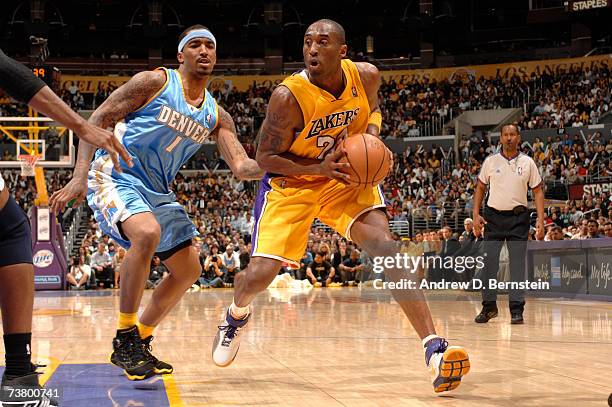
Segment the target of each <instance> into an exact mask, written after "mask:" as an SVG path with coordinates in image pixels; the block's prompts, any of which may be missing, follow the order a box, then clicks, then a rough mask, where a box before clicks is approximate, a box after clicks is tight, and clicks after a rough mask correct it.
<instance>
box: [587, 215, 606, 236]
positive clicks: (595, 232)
mask: <svg viewBox="0 0 612 407" xmlns="http://www.w3.org/2000/svg"><path fill="white" fill-rule="evenodd" d="M600 237H603V236H601V235H600V234H599V223H597V221H596V220H595V219H590V220H589V221H588V223H587V239H599V238H600Z"/></svg>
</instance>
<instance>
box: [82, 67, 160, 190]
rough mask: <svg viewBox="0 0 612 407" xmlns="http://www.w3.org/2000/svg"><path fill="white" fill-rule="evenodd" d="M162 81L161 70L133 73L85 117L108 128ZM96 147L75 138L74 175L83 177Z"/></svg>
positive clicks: (145, 98)
mask: <svg viewBox="0 0 612 407" xmlns="http://www.w3.org/2000/svg"><path fill="white" fill-rule="evenodd" d="M164 83H165V75H164V74H163V73H161V71H146V72H140V73H137V74H136V75H134V76H133V77H132V79H130V80H129V81H128V82H126V83H125V84H124V85H123V86H121V87H119V88H118V89H117V90H115V91H114V92H113V93H112V94H111V95H110V96H109V97H108V98H107V99H106V100H105V101H104V103H102V105H100V107H99V108H97V109H96V111H95V112H93V114H92V115H91V117H90V118H89V120H88V121H89V123H91V124H93V125H96V126H98V127H101V128H103V129H107V128H112V127H114V126H115V124H117V122H118V121H119V120H121V119H123V118H124V117H125V116H126V115H127V114H128V113H131V112H133V111H135V110H136V109H138V108H139V107H141V106H142V105H143V104H144V103H145V102H146V101H147V100H149V99H150V98H151V97H152V96H153V95H154V94H155V93H156V92H157V91H159V89H161V87H162V86H164ZM95 151H96V149H95V147H94V146H92V145H91V144H89V143H87V142H86V141H84V140H79V153H78V157H77V161H76V163H75V169H74V176H75V177H79V178H86V176H87V171H88V170H89V164H90V163H91V159H92V158H93V154H94V153H95Z"/></svg>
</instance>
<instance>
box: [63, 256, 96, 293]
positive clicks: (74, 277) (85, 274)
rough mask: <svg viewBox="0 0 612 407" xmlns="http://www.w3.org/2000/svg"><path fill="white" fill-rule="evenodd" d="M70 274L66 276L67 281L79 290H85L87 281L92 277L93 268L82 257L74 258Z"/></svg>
mask: <svg viewBox="0 0 612 407" xmlns="http://www.w3.org/2000/svg"><path fill="white" fill-rule="evenodd" d="M72 260H73V262H72V265H71V266H70V272H69V273H68V274H67V275H66V281H68V283H69V284H70V285H71V286H73V287H74V288H76V289H77V290H79V289H81V288H85V287H86V285H87V280H89V276H91V267H89V266H88V265H87V263H85V257H84V256H82V255H80V256H78V257H73V259H72Z"/></svg>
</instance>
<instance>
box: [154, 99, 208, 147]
mask: <svg viewBox="0 0 612 407" xmlns="http://www.w3.org/2000/svg"><path fill="white" fill-rule="evenodd" d="M157 121H158V122H160V123H163V124H165V125H166V126H168V127H170V128H171V129H172V130H175V131H177V132H178V133H180V134H182V135H184V136H185V137H187V138H189V139H191V140H193V141H194V142H196V143H199V144H202V143H203V142H204V140H206V138H207V137H208V136H209V135H210V131H209V130H208V129H207V128H206V127H204V126H202V125H201V124H200V123H198V122H197V121H195V120H193V119H191V118H190V117H187V116H185V115H183V114H181V113H179V112H177V111H175V110H173V109H172V108H170V107H168V106H165V105H164V106H162V108H161V110H160V111H159V114H158V115H157Z"/></svg>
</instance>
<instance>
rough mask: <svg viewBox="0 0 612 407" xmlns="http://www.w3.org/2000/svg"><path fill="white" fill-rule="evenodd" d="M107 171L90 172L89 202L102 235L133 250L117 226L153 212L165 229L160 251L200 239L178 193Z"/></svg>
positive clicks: (94, 170) (93, 170) (162, 231)
mask: <svg viewBox="0 0 612 407" xmlns="http://www.w3.org/2000/svg"><path fill="white" fill-rule="evenodd" d="M103 170H104V171H100V170H97V169H90V170H89V174H88V182H87V186H88V192H87V202H88V204H89V206H90V207H91V209H92V210H93V211H94V217H95V219H96V222H98V224H99V225H100V229H101V230H102V232H104V233H106V234H108V235H109V236H111V237H112V239H113V240H115V241H116V242H117V243H118V244H120V245H121V246H123V247H124V248H126V249H129V247H130V242H129V241H128V240H126V238H125V236H123V234H122V233H121V232H120V231H119V228H118V226H117V224H118V223H120V222H125V221H126V220H127V219H128V218H129V217H130V216H132V215H135V214H137V213H142V212H151V213H153V216H155V219H157V222H158V223H159V226H160V227H161V239H160V241H159V246H157V250H156V252H165V251H168V250H171V249H173V248H174V247H176V246H178V245H180V244H181V243H184V242H185V241H187V240H190V239H191V238H193V237H195V236H198V232H197V230H196V227H195V225H194V224H193V222H191V220H189V217H188V216H187V212H185V209H184V208H183V206H182V205H181V204H179V203H178V202H176V197H175V195H174V193H172V192H170V193H167V194H162V193H159V192H154V191H151V190H150V189H148V188H147V187H146V186H145V185H144V184H143V183H142V182H140V181H139V180H138V179H137V178H135V177H131V178H128V177H127V176H116V175H115V173H114V171H112V172H111V173H110V174H109V173H108V172H107V171H108V170H107V169H106V168H104V169H103ZM109 172H110V171H109Z"/></svg>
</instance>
